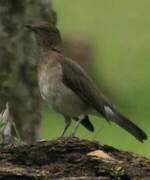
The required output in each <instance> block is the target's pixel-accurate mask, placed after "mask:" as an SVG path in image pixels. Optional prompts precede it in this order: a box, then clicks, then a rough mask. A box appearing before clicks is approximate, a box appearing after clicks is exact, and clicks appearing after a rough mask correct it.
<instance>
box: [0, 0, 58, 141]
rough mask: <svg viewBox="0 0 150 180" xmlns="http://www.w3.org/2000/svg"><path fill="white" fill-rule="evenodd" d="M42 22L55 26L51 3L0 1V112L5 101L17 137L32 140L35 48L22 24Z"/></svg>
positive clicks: (36, 114) (36, 104)
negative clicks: (13, 122) (17, 134)
mask: <svg viewBox="0 0 150 180" xmlns="http://www.w3.org/2000/svg"><path fill="white" fill-rule="evenodd" d="M34 19H35V20H37V19H46V20H49V21H51V22H52V23H53V24H55V23H56V14H55V12H54V11H52V7H51V0H49V1H47V0H1V1H0V110H1V109H3V108H4V106H5V104H6V102H9V105H10V110H11V113H12V115H13V119H14V121H15V122H16V125H17V127H18V130H19V131H20V134H21V137H22V139H23V140H25V141H27V142H32V141H34V140H35V139H36V137H37V134H38V129H39V123H40V107H41V102H40V95H39V90H38V85H37V75H36V59H37V58H36V57H38V54H37V46H36V43H35V42H34V41H33V38H32V36H31V34H29V32H27V30H26V28H25V25H26V24H27V23H29V22H30V21H34Z"/></svg>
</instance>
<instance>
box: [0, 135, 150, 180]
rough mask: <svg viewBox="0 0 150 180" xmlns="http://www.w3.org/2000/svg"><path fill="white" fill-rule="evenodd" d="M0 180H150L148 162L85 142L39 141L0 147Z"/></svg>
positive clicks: (129, 154) (132, 154)
mask: <svg viewBox="0 0 150 180" xmlns="http://www.w3.org/2000/svg"><path fill="white" fill-rule="evenodd" d="M0 179H4V180H5V179H7V180H18V179H21V180H29V179H30V180H32V179H33V180H42V179H43V180H46V179H47V180H49V179H70V180H73V179H86V180H88V179H115V180H119V179H125V180H128V179H138V180H139V179H140V180H141V179H150V160H149V159H148V158H145V157H143V156H140V155H137V154H134V153H130V152H126V151H121V150H118V149H115V148H113V147H111V146H108V145H101V144H99V143H98V142H93V141H89V140H80V139H77V138H64V139H56V140H50V141H39V142H36V143H34V144H31V145H19V146H14V145H12V146H9V147H1V148H0Z"/></svg>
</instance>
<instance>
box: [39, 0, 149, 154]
mask: <svg viewBox="0 0 150 180" xmlns="http://www.w3.org/2000/svg"><path fill="white" fill-rule="evenodd" d="M53 5H54V9H55V10H56V12H57V15H58V27H59V29H60V30H61V32H62V33H63V34H67V33H68V34H73V35H74V36H77V37H84V39H87V40H88V41H89V42H91V43H92V44H93V49H94V50H93V56H94V57H93V69H94V70H93V72H94V78H95V81H97V83H98V84H99V86H100V87H101V88H102V89H103V91H105V92H106V93H105V94H108V96H109V97H110V99H111V100H112V101H113V102H114V103H115V104H116V106H117V108H118V109H119V110H120V111H121V112H123V113H124V114H126V115H127V116H128V117H130V119H132V120H133V121H134V122H135V123H137V124H138V125H139V126H140V127H141V128H143V129H144V130H145V131H146V132H147V134H148V135H149V134H150V122H149V121H150V120H149V117H150V1H147V0H143V1H141V0H132V1H130V0H125V1H120V0H93V1H91V0H76V1H69V0H63V1H62V0H54V1H53ZM90 118H91V120H92V122H93V124H94V126H95V132H94V133H90V132H88V131H87V130H85V129H84V128H83V127H80V129H79V131H78V137H81V138H87V139H90V140H98V141H99V142H101V143H104V144H109V145H113V146H114V147H116V148H120V149H124V150H129V151H134V152H137V153H140V154H144V155H146V156H149V155H150V140H148V141H146V142H144V144H141V143H139V142H138V141H136V139H135V138H133V137H132V136H131V135H129V134H128V133H126V132H125V131H124V130H122V129H121V128H119V127H117V126H116V125H114V124H111V125H109V124H108V123H107V122H106V121H104V120H103V119H100V118H95V117H92V116H91V117H90ZM63 126H64V121H63V117H62V116H61V115H59V114H57V113H55V112H54V111H52V110H51V109H49V108H48V106H46V105H45V106H44V107H43V121H42V128H41V133H42V137H43V138H56V137H58V136H59V134H60V131H61V129H62V127H63ZM71 129H72V127H71V128H70V129H69V130H70V131H71ZM70 131H69V132H70Z"/></svg>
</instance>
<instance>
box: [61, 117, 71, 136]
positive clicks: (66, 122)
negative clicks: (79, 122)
mask: <svg viewBox="0 0 150 180" xmlns="http://www.w3.org/2000/svg"><path fill="white" fill-rule="evenodd" d="M64 119H65V127H64V129H63V131H62V133H61V135H60V137H64V135H65V132H66V131H67V129H68V127H69V126H70V124H71V118H69V117H66V116H64Z"/></svg>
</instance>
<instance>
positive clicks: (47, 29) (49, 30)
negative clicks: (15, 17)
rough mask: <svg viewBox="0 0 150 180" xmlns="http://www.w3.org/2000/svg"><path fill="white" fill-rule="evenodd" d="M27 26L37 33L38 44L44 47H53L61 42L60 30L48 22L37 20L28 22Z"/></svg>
mask: <svg viewBox="0 0 150 180" xmlns="http://www.w3.org/2000/svg"><path fill="white" fill-rule="evenodd" d="M26 27H27V28H28V29H29V30H31V31H33V32H34V33H35V35H36V39H37V41H38V44H39V45H40V46H41V47H43V48H51V47H53V46H58V45H60V44H61V37H60V33H59V30H58V29H57V28H56V27H55V26H54V25H51V24H50V23H48V22H45V21H41V22H35V23H32V24H27V25H26Z"/></svg>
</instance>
